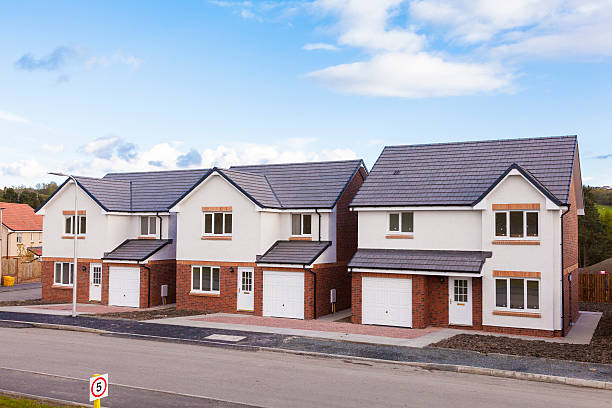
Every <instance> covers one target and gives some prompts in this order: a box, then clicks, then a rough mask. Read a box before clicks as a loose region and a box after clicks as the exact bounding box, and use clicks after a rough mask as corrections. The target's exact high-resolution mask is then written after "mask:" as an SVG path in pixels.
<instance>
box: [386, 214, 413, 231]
mask: <svg viewBox="0 0 612 408" xmlns="http://www.w3.org/2000/svg"><path fill="white" fill-rule="evenodd" d="M389 231H390V232H414V213H413V212H401V213H391V214H389Z"/></svg>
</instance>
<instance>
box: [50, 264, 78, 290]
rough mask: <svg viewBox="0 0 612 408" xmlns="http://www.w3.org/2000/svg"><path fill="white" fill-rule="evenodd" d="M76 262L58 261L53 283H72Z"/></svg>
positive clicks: (65, 284) (67, 284) (66, 284)
mask: <svg viewBox="0 0 612 408" xmlns="http://www.w3.org/2000/svg"><path fill="white" fill-rule="evenodd" d="M73 275H74V264H73V263H71V262H56V263H55V274H54V278H53V283H54V284H55V285H64V286H69V285H72V280H73Z"/></svg>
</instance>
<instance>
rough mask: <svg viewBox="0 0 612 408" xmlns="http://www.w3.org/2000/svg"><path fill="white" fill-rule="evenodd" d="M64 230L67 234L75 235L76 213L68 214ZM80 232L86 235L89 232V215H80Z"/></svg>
mask: <svg viewBox="0 0 612 408" xmlns="http://www.w3.org/2000/svg"><path fill="white" fill-rule="evenodd" d="M64 225H65V228H64V232H65V233H66V234H70V235H74V215H67V216H66V220H65V224H64ZM78 225H79V228H78V233H79V235H85V234H86V233H87V216H86V215H79V216H78Z"/></svg>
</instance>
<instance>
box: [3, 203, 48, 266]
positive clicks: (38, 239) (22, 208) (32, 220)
mask: <svg viewBox="0 0 612 408" xmlns="http://www.w3.org/2000/svg"><path fill="white" fill-rule="evenodd" d="M0 208H2V242H1V245H2V257H3V258H16V257H18V256H22V255H25V254H26V252H27V251H28V248H34V247H41V246H42V240H43V238H42V234H43V221H42V219H43V217H42V216H40V215H36V214H35V213H34V210H33V209H32V207H30V206H29V205H27V204H17V203H3V202H0Z"/></svg>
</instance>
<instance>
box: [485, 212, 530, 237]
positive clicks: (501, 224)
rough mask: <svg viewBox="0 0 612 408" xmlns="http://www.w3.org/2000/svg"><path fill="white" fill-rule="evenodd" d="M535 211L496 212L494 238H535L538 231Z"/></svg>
mask: <svg viewBox="0 0 612 408" xmlns="http://www.w3.org/2000/svg"><path fill="white" fill-rule="evenodd" d="M538 214H539V213H538V212H537V211H496V212H495V236H496V237H508V238H525V237H529V238H537V237H539V236H540V231H539V229H540V228H539V219H538V218H539V215H538Z"/></svg>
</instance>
